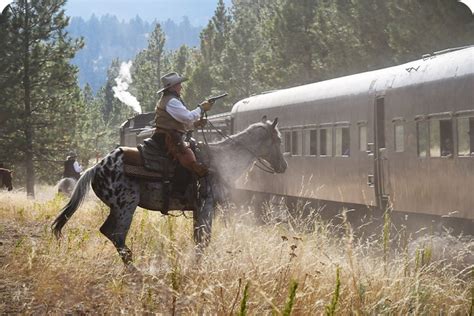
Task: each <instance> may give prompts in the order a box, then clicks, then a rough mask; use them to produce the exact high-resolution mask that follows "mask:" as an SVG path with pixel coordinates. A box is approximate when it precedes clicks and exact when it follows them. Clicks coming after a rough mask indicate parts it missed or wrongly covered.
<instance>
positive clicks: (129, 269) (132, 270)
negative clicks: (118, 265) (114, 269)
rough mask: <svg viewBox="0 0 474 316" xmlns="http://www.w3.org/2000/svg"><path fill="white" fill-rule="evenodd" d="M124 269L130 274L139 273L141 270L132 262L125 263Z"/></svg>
mask: <svg viewBox="0 0 474 316" xmlns="http://www.w3.org/2000/svg"><path fill="white" fill-rule="evenodd" d="M125 270H126V272H127V273H130V274H135V275H141V274H142V273H141V271H140V270H139V269H138V268H137V267H135V265H134V264H133V263H129V264H126V265H125Z"/></svg>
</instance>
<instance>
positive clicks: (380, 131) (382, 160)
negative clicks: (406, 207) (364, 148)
mask: <svg viewBox="0 0 474 316" xmlns="http://www.w3.org/2000/svg"><path fill="white" fill-rule="evenodd" d="M385 150H386V144H385V96H384V95H377V96H376V97H375V102H374V144H373V157H374V175H373V186H374V189H375V198H376V205H377V207H378V208H379V209H380V210H382V211H385V210H386V209H387V207H389V194H388V192H387V191H386V190H387V185H386V177H385V164H386V163H387V161H386V155H385Z"/></svg>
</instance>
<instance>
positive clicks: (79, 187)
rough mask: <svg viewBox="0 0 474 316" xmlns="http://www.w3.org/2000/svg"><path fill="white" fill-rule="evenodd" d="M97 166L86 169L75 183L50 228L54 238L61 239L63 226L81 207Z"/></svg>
mask: <svg viewBox="0 0 474 316" xmlns="http://www.w3.org/2000/svg"><path fill="white" fill-rule="evenodd" d="M96 167H97V165H95V166H93V167H91V168H89V169H87V170H86V171H85V172H84V174H83V175H82V176H81V177H80V178H79V180H78V181H77V183H76V187H75V188H74V191H73V192H72V196H71V199H70V200H69V202H68V203H67V204H66V206H64V207H63V208H62V209H61V213H60V214H59V215H58V217H56V219H55V220H54V222H53V224H52V225H51V228H52V230H53V233H54V236H56V238H58V239H59V238H60V237H61V229H62V228H63V226H64V225H66V223H67V221H68V220H69V219H70V218H71V216H72V215H73V214H74V212H76V210H77V209H78V208H79V206H80V205H81V203H82V201H83V200H84V198H85V196H86V193H87V192H88V191H89V184H90V183H91V181H92V178H93V177H94V175H95V172H96Z"/></svg>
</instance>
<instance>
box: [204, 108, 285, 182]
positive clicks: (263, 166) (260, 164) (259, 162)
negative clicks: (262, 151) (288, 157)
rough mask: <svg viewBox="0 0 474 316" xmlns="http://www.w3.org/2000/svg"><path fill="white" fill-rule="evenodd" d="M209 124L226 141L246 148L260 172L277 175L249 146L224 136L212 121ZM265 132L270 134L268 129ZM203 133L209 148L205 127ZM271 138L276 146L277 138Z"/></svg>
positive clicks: (271, 136)
mask: <svg viewBox="0 0 474 316" xmlns="http://www.w3.org/2000/svg"><path fill="white" fill-rule="evenodd" d="M205 119H206V120H207V113H206V114H205ZM207 123H208V124H209V125H210V126H211V128H212V129H213V130H215V131H216V132H217V133H218V134H219V135H220V136H221V137H222V138H224V139H229V140H230V141H231V142H233V143H234V144H236V145H239V146H241V147H242V148H244V149H245V150H246V151H248V152H249V153H251V154H252V156H253V157H254V158H255V159H256V160H257V162H256V163H255V166H256V167H257V168H259V169H260V170H262V171H264V172H267V173H270V174H275V173H277V172H276V170H275V168H273V167H272V166H271V165H269V163H268V162H267V161H266V160H265V159H263V158H261V157H260V156H259V155H257V154H256V153H255V152H254V151H253V150H252V149H250V148H249V147H248V146H245V145H244V144H242V143H240V142H238V141H236V140H234V139H233V138H231V137H229V136H228V135H226V134H224V133H223V132H221V131H220V130H219V129H218V128H216V127H215V126H214V124H212V123H211V121H209V120H207ZM265 132H266V133H270V132H269V131H268V130H267V129H266V128H265ZM201 133H202V137H203V139H204V144H206V147H209V143H208V142H207V139H206V135H205V133H204V126H203V127H201ZM269 136H270V138H271V139H272V145H274V142H275V137H274V136H273V135H269Z"/></svg>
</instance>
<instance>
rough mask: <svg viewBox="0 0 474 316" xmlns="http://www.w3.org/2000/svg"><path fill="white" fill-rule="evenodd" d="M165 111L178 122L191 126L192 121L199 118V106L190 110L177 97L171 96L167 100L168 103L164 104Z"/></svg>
mask: <svg viewBox="0 0 474 316" xmlns="http://www.w3.org/2000/svg"><path fill="white" fill-rule="evenodd" d="M166 112H168V113H169V115H171V116H172V117H173V118H174V119H175V120H177V121H178V122H180V123H183V124H186V125H187V126H188V127H191V128H192V125H193V123H194V122H196V121H197V120H199V118H200V117H201V108H200V107H197V108H196V109H194V110H192V111H190V110H188V109H187V108H186V107H185V106H184V104H183V103H182V102H181V101H180V100H178V99H177V98H172V99H171V100H169V102H168V104H167V105H166Z"/></svg>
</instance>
